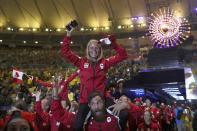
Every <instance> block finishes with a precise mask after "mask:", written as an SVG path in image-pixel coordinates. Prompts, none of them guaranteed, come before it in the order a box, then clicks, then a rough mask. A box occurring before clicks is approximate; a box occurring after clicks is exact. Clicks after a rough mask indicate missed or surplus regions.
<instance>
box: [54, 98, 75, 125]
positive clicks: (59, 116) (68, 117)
mask: <svg viewBox="0 0 197 131" xmlns="http://www.w3.org/2000/svg"><path fill="white" fill-rule="evenodd" d="M51 111H52V114H53V116H54V117H55V119H56V120H57V121H59V122H61V123H62V124H64V125H68V124H69V125H73V124H74V120H75V117H76V114H73V113H69V112H67V111H66V110H64V109H63V107H62V106H61V102H60V100H53V101H52V103H51Z"/></svg>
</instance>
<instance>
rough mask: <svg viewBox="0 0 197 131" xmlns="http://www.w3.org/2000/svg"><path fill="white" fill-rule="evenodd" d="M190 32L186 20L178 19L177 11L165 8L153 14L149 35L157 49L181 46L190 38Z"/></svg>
mask: <svg viewBox="0 0 197 131" xmlns="http://www.w3.org/2000/svg"><path fill="white" fill-rule="evenodd" d="M190 30H191V27H190V25H189V24H188V21H187V20H186V18H184V19H182V18H179V17H177V16H176V15H175V11H173V10H171V9H170V8H163V9H160V10H159V12H155V13H152V14H151V18H150V25H149V33H150V36H151V40H152V41H154V43H153V46H154V47H156V48H169V47H174V46H175V45H179V44H181V43H182V42H183V41H184V40H186V38H188V37H189V35H188V34H189V33H190Z"/></svg>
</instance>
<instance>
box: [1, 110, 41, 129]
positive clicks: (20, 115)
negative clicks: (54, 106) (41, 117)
mask: <svg viewBox="0 0 197 131" xmlns="http://www.w3.org/2000/svg"><path fill="white" fill-rule="evenodd" d="M34 120H35V116H34V114H32V113H29V112H25V111H23V110H15V111H12V112H11V114H8V115H7V116H6V121H5V127H4V131H20V130H24V131H38V128H37V126H36V125H35V123H34Z"/></svg>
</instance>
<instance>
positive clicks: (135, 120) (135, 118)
mask: <svg viewBox="0 0 197 131" xmlns="http://www.w3.org/2000/svg"><path fill="white" fill-rule="evenodd" d="M129 105H130V109H129V110H127V111H128V113H129V119H128V123H129V130H130V131H136V130H137V127H138V125H139V124H140V123H142V122H143V121H144V117H143V116H144V111H143V110H142V108H140V107H138V106H137V105H136V104H133V103H129Z"/></svg>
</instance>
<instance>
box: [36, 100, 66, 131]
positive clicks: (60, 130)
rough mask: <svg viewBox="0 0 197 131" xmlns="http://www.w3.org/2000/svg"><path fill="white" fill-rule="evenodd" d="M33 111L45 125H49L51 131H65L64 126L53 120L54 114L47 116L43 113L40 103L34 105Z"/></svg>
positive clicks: (47, 114)
mask: <svg viewBox="0 0 197 131" xmlns="http://www.w3.org/2000/svg"><path fill="white" fill-rule="evenodd" d="M35 110H36V112H37V113H38V114H39V115H40V116H41V118H42V119H43V120H44V121H45V122H46V123H49V124H50V126H51V131H64V130H66V128H65V126H64V125H63V124H61V123H60V122H59V121H57V120H56V119H55V117H54V114H49V113H47V112H43V110H42V107H41V102H40V101H37V102H36V103H35Z"/></svg>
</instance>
